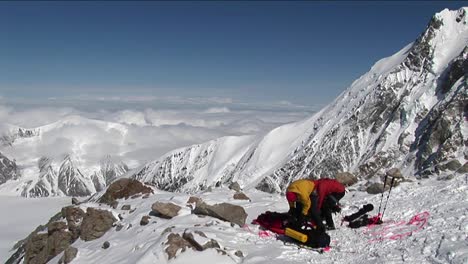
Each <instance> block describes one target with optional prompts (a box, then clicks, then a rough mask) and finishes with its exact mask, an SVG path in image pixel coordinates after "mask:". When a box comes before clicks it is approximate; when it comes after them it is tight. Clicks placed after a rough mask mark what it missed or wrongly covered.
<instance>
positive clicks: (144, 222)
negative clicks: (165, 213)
mask: <svg viewBox="0 0 468 264" xmlns="http://www.w3.org/2000/svg"><path fill="white" fill-rule="evenodd" d="M150 219H151V217H150V216H149V215H145V216H143V217H142V218H141V220H140V225H142V226H145V225H147V224H149V221H150Z"/></svg>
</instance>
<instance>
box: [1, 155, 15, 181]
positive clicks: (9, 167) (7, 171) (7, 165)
mask: <svg viewBox="0 0 468 264" xmlns="http://www.w3.org/2000/svg"><path fill="white" fill-rule="evenodd" d="M18 176H19V175H18V171H17V167H16V163H15V162H13V161H11V160H9V159H8V158H7V157H5V156H4V155H2V153H0V184H3V183H5V182H6V181H8V180H14V179H16V178H17V177H18Z"/></svg>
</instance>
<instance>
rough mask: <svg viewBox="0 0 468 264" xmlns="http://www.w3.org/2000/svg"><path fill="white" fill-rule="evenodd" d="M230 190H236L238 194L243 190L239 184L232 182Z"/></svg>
mask: <svg viewBox="0 0 468 264" xmlns="http://www.w3.org/2000/svg"><path fill="white" fill-rule="evenodd" d="M229 189H230V190H234V191H236V192H240V191H241V190H242V189H241V187H240V185H239V183H237V182H232V183H231V184H230V185H229Z"/></svg>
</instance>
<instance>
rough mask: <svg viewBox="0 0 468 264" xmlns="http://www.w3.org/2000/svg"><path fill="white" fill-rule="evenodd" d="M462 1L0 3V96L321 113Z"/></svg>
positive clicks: (6, 97) (462, 3)
mask: <svg viewBox="0 0 468 264" xmlns="http://www.w3.org/2000/svg"><path fill="white" fill-rule="evenodd" d="M463 5H465V6H466V5H467V2H451V1H441V2H423V1H417V2H409V3H408V2H403V1H401V2H400V1H397V2H380V3H379V2H377V3H373V2H353V3H350V2H345V1H342V2H314V1H311V2H305V1H298V2H281V1H275V2H248V1H240V2H232V1H231V2H229V1H217V2H211V1H208V2H195V1H189V2H151V1H146V2H123V1H122V2H108V1H105V2H91V1H85V2H3V1H1V2H0V32H2V40H1V41H0V58H1V59H0V72H1V74H0V96H1V97H3V98H4V100H5V99H6V100H8V99H9V98H26V99H28V98H30V99H31V98H33V99H41V98H48V97H58V98H60V97H74V96H83V95H88V96H123V97H125V96H142V97H144V96H156V97H159V96H181V97H194V96H196V97H220V98H224V97H226V98H232V99H233V100H235V101H262V102H268V101H283V100H284V101H290V102H292V103H295V104H302V105H323V104H325V103H328V102H330V101H331V100H332V99H334V98H335V97H336V96H337V95H338V94H339V93H341V92H342V91H343V90H344V89H346V87H347V86H348V85H350V84H351V82H352V81H353V80H355V79H356V78H358V77H359V76H360V75H362V74H364V73H365V72H366V71H367V70H368V69H369V68H370V67H371V66H372V64H373V63H374V62H376V61H377V60H379V59H381V58H383V57H386V56H389V55H391V54H393V53H395V52H397V51H398V50H399V49H401V48H403V47H404V46H405V45H406V44H408V43H410V42H412V41H414V40H415V39H416V38H417V36H418V35H419V34H420V33H421V32H422V31H423V30H424V28H425V26H426V24H427V22H428V21H429V19H430V18H431V16H432V15H433V14H434V13H435V12H438V11H440V10H442V9H443V8H449V9H458V8H459V7H461V6H463Z"/></svg>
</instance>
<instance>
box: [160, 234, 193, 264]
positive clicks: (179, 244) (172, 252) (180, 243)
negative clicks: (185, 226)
mask: <svg viewBox="0 0 468 264" xmlns="http://www.w3.org/2000/svg"><path fill="white" fill-rule="evenodd" d="M165 244H166V245H167V247H166V249H165V251H166V253H167V256H168V258H169V260H170V259H173V258H175V257H176V256H177V252H179V251H180V252H185V250H187V248H193V246H192V245H191V244H190V243H189V242H188V241H187V240H185V239H183V238H182V237H181V236H180V235H179V234H174V233H170V234H169V236H168V237H167V241H166V243H165Z"/></svg>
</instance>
